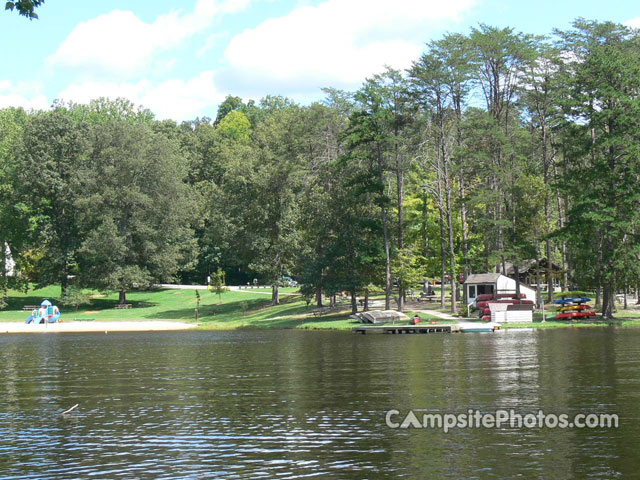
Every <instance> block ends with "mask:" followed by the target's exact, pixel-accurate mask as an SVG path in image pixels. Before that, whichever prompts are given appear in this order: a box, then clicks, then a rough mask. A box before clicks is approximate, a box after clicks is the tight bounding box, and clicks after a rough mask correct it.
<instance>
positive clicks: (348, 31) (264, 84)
mask: <svg viewBox="0 0 640 480" xmlns="http://www.w3.org/2000/svg"><path fill="white" fill-rule="evenodd" d="M37 14H38V15H39V19H38V20H33V21H29V20H28V19H26V18H24V17H21V16H19V15H17V14H16V13H15V12H14V13H11V12H3V11H0V41H1V42H2V45H3V48H2V62H1V63H0V108H4V107H8V106H21V107H24V108H27V109H46V108H48V107H49V106H50V105H51V104H52V102H53V101H54V100H56V99H59V100H63V101H73V102H76V103H87V102H89V101H90V100H91V99H93V98H98V97H110V98H116V97H125V98H128V99H129V100H131V101H132V102H134V103H135V104H136V105H142V106H144V107H146V108H149V109H150V110H151V111H152V112H153V113H154V114H155V115H156V118H158V119H173V120H176V121H178V122H180V121H184V120H192V119H195V118H196V117H205V116H206V117H209V118H215V116H216V112H217V107H218V105H219V104H220V102H221V101H222V100H224V98H225V97H226V96H227V95H236V96H239V97H241V98H243V99H244V100H245V101H246V100H249V99H255V100H256V101H258V100H260V98H262V97H264V96H266V95H283V96H287V97H289V98H291V99H293V100H295V101H297V102H300V103H303V104H308V103H310V102H313V101H317V100H321V99H322V98H323V97H324V94H323V92H322V88H323V87H334V88H340V89H345V90H356V89H357V88H359V86H360V85H361V84H362V82H363V81H364V80H365V79H366V78H367V77H371V76H372V75H374V74H376V73H380V72H381V71H383V70H384V68H385V66H390V67H393V68H397V69H404V68H408V67H409V66H410V65H411V62H412V61H414V60H416V59H417V58H418V57H419V56H420V54H421V53H422V52H423V51H424V50H425V43H427V42H429V41H431V40H437V39H439V38H441V37H442V36H443V35H444V34H445V33H447V32H460V33H468V32H469V31H470V29H471V28H473V27H474V26H477V25H478V24H480V23H485V24H487V25H492V26H497V27H511V28H513V29H514V30H516V31H520V32H524V33H531V34H540V35H543V34H550V33H551V32H552V30H553V29H554V28H558V29H561V30H562V29H568V28H569V27H570V26H571V23H572V21H573V20H574V19H576V18H577V17H583V18H586V19H589V20H599V21H605V20H610V21H613V22H618V23H625V24H627V25H631V26H634V27H636V28H640V2H637V1H635V0H634V1H632V0H609V1H606V2H604V1H601V0H581V1H579V0H566V1H565V0H553V1H552V0H537V1H526V2H525V1H522V0H446V1H443V0H393V1H391V0H387V1H382V0H307V1H305V0H181V1H178V0H134V1H131V0H104V1H87V0H46V2H45V4H44V5H43V6H42V7H40V8H39V9H38V10H37Z"/></svg>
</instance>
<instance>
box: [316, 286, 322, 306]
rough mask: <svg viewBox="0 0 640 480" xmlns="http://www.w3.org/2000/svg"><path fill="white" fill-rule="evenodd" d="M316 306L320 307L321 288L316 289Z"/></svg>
mask: <svg viewBox="0 0 640 480" xmlns="http://www.w3.org/2000/svg"><path fill="white" fill-rule="evenodd" d="M316 306H317V307H318V308H322V288H318V289H317V290H316Z"/></svg>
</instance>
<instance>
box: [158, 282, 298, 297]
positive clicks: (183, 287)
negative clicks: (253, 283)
mask: <svg viewBox="0 0 640 480" xmlns="http://www.w3.org/2000/svg"><path fill="white" fill-rule="evenodd" d="M154 287H158V288H164V289H167V290H207V288H209V287H208V286H207V285H175V284H173V283H159V284H156V285H154ZM225 288H228V289H229V290H231V291H232V292H249V293H259V294H261V295H271V291H268V292H265V291H264V290H258V289H255V288H251V287H250V288H246V287H244V286H242V287H240V286H238V285H227V286H226V287H225ZM259 288H261V289H264V288H271V287H268V286H260V287H259ZM282 295H294V294H293V293H291V292H280V296H282Z"/></svg>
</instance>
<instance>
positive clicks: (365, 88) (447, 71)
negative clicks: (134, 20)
mask: <svg viewBox="0 0 640 480" xmlns="http://www.w3.org/2000/svg"><path fill="white" fill-rule="evenodd" d="M639 41H640V36H639V35H638V32H637V31H635V30H633V29H630V28H627V27H625V26H622V25H619V24H614V23H610V22H595V21H587V20H583V19H578V20H576V21H575V22H574V24H573V26H572V28H571V29H569V30H567V31H555V32H554V33H553V35H550V36H548V37H536V36H532V35H528V34H524V33H520V32H516V31H514V30H513V29H511V28H504V29H500V28H495V27H491V26H487V25H479V26H478V27H476V28H473V29H471V31H470V32H469V33H468V34H466V35H464V34H458V33H453V34H447V35H445V36H444V37H442V38H441V39H439V40H436V41H432V42H430V43H428V44H427V45H426V49H425V52H424V53H423V55H422V56H421V57H420V58H418V59H416V60H415V61H414V62H413V65H412V66H411V68H409V69H408V70H406V71H396V70H393V69H390V68H387V69H386V70H385V71H384V72H382V73H380V74H378V75H374V76H373V77H371V78H369V79H367V80H365V82H364V83H363V85H362V86H361V88H360V89H358V90H357V91H355V92H347V91H342V90H337V89H333V88H327V89H325V90H324V92H325V95H326V96H325V98H324V100H322V101H320V102H315V103H312V104H311V105H306V106H305V105H299V104H297V103H295V102H293V101H291V100H290V99H287V98H284V97H279V96H267V97H265V98H264V99H262V100H261V101H260V102H258V103H256V102H254V101H248V102H244V101H243V100H242V99H240V98H238V97H234V96H228V97H227V98H226V99H225V101H224V102H223V103H222V104H221V105H220V106H219V109H218V113H217V116H216V118H215V119H213V120H212V119H208V118H198V119H195V120H193V121H189V122H182V123H180V124H178V123H176V122H173V121H168V120H165V121H158V120H155V119H154V116H153V114H152V113H151V112H150V111H148V110H145V109H143V108H141V107H135V106H134V105H132V104H131V103H130V102H128V101H126V100H123V99H117V100H107V99H97V100H94V101H92V102H90V103H89V104H88V105H78V104H72V103H61V102H57V103H55V104H54V105H53V106H52V108H51V109H50V110H48V111H29V112H26V111H24V110H21V109H15V108H8V109H3V110H0V132H1V136H0V166H1V168H0V245H8V246H9V247H10V251H11V255H12V257H13V259H14V260H15V262H16V264H17V272H19V274H18V275H15V276H13V277H8V276H7V275H6V274H5V273H4V272H5V271H6V269H5V268H0V274H1V275H2V278H1V279H0V283H1V285H0V288H1V289H2V292H3V293H2V297H3V300H2V303H4V304H6V296H7V289H8V288H9V287H10V286H18V287H19V286H20V285H22V286H25V285H27V284H29V283H35V284H38V285H44V284H52V283H59V284H60V285H61V287H62V292H63V297H64V296H65V295H68V292H69V290H70V289H72V288H81V287H92V288H98V289H102V290H111V291H119V292H120V300H121V301H122V302H125V301H126V292H127V291H128V290H130V289H131V288H134V287H144V286H148V285H151V284H152V283H154V282H158V281H171V280H176V279H180V280H181V281H186V282H190V281H193V282H202V279H203V278H206V276H207V275H208V274H210V273H211V272H214V271H217V270H218V269H219V268H222V269H223V270H224V271H225V272H226V274H227V278H228V279H229V280H231V281H234V282H237V283H245V282H246V281H250V280H252V279H253V278H259V279H260V281H261V283H263V284H269V285H272V288H273V294H272V300H273V303H274V304H276V303H278V302H279V297H278V288H279V286H280V285H281V280H282V277H283V276H285V275H291V276H293V277H294V278H296V279H297V280H298V281H299V282H300V284H301V291H302V292H303V293H304V294H305V295H308V296H309V297H311V298H313V297H315V298H316V301H318V302H322V295H323V293H324V294H325V295H327V296H329V297H330V298H333V297H335V295H336V293H337V292H348V293H349V294H350V296H351V301H352V308H353V309H354V310H355V309H356V308H357V303H356V296H357V295H360V296H363V297H365V302H366V301H367V299H368V292H369V289H371V288H373V287H377V288H382V289H383V290H384V291H385V304H386V307H387V308H391V307H392V306H394V307H397V308H399V309H400V310H402V309H403V306H404V299H405V297H406V294H407V290H409V289H411V288H415V287H416V285H418V282H419V281H420V280H422V279H426V278H429V279H433V278H439V279H440V282H441V284H442V285H445V284H450V286H451V289H450V290H451V293H452V296H453V301H452V302H451V308H452V310H453V311H454V312H455V311H456V309H457V305H458V302H459V300H460V299H457V298H456V292H457V286H458V283H459V281H460V277H461V276H462V277H467V276H468V275H469V274H470V273H473V272H476V273H477V272H488V271H506V266H507V264H509V265H512V268H513V271H514V273H515V276H516V278H518V273H519V271H520V268H524V267H525V266H527V267H529V266H530V265H531V264H532V262H534V265H535V266H536V268H537V275H538V277H539V281H537V284H538V285H540V284H541V283H543V282H547V283H548V287H547V295H548V300H551V299H552V298H553V277H554V275H557V273H554V271H553V270H552V266H553V264H556V265H560V274H559V275H560V283H561V285H562V288H563V289H564V290H567V289H569V288H578V289H588V290H594V291H595V292H596V294H597V299H596V300H597V303H598V304H599V305H601V308H602V311H603V314H604V315H605V316H606V317H611V316H612V314H613V309H614V302H615V295H616V292H618V291H621V290H623V291H627V290H632V289H636V290H637V288H638V283H639V279H640V268H639V267H638V264H639V262H638V260H639V259H640V243H639V242H638V235H639V233H640V232H639V215H638V211H639V210H638V207H639V206H640V151H639V148H640V141H639V140H640V139H639V138H638V137H639V136H640V128H638V127H639V125H638V122H640V97H639V95H638V94H639V93H640V48H639V47H640V45H639ZM7 253H8V250H6V249H5V248H1V249H0V263H2V266H5V264H6V262H7ZM518 288H519V287H518ZM538 288H540V286H538ZM441 291H442V293H441V302H442V305H443V306H444V302H445V297H444V295H445V289H444V288H443V289H441ZM392 300H395V303H396V305H392V303H391V302H392Z"/></svg>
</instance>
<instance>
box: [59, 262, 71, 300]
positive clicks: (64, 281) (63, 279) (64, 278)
mask: <svg viewBox="0 0 640 480" xmlns="http://www.w3.org/2000/svg"><path fill="white" fill-rule="evenodd" d="M68 285H69V275H68V266H67V261H66V260H65V261H64V263H63V264H62V275H61V276H60V294H61V296H63V297H64V296H65V295H66V294H67V287H68Z"/></svg>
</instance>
